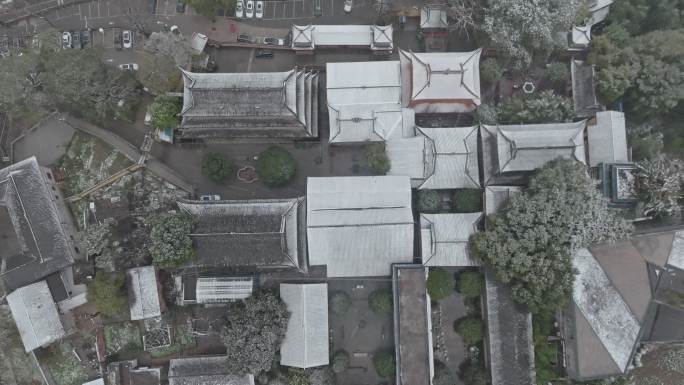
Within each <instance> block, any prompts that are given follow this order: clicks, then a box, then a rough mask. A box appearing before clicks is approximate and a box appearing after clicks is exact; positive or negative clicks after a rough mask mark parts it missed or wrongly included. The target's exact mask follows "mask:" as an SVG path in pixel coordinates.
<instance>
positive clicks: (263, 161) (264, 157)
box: [256, 146, 297, 187]
mask: <svg viewBox="0 0 684 385" xmlns="http://www.w3.org/2000/svg"><path fill="white" fill-rule="evenodd" d="M256 172H257V174H258V175H259V178H260V179H261V180H262V181H263V182H264V183H265V184H267V185H269V186H272V187H279V186H284V185H286V184H287V183H288V182H290V181H291V180H292V178H294V176H295V175H296V174H297V161H296V160H295V159H294V158H293V157H292V155H291V154H290V153H289V152H287V150H285V149H284V148H282V147H278V146H271V147H269V148H267V149H266V150H264V151H262V152H261V154H259V159H258V160H257V164H256Z"/></svg>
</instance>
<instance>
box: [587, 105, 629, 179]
mask: <svg viewBox="0 0 684 385" xmlns="http://www.w3.org/2000/svg"><path fill="white" fill-rule="evenodd" d="M587 138H588V140H587V146H589V165H590V166H597V165H598V164H600V163H604V162H605V163H620V162H627V161H629V159H628V158H627V131H626V126H625V114H624V113H623V112H619V111H599V112H597V113H596V124H589V125H588V126H587Z"/></svg>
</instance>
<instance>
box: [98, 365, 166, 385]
mask: <svg viewBox="0 0 684 385" xmlns="http://www.w3.org/2000/svg"><path fill="white" fill-rule="evenodd" d="M160 378H161V368H146V367H142V368H140V367H138V360H130V361H118V362H112V363H110V364H109V365H107V384H108V385H159V384H160V381H161V380H160ZM103 384H104V383H103Z"/></svg>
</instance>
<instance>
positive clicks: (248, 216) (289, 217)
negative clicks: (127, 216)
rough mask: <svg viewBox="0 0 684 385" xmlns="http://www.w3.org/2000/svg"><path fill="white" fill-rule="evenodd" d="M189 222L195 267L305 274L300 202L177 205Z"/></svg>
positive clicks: (303, 234) (270, 201) (264, 200)
mask: <svg viewBox="0 0 684 385" xmlns="http://www.w3.org/2000/svg"><path fill="white" fill-rule="evenodd" d="M178 207H179V208H180V210H181V211H182V212H185V213H188V214H190V215H191V216H192V217H193V218H194V220H195V223H196V224H195V229H194V231H193V233H192V234H191V237H192V240H193V243H194V246H195V250H196V251H197V258H196V259H195V262H194V264H195V265H196V266H198V267H204V268H212V267H213V268H217V267H231V268H234V269H242V270H244V271H254V270H260V269H272V268H293V269H299V270H300V271H306V270H307V261H306V232H305V231H304V230H305V228H306V227H305V226H306V224H305V223H306V222H305V221H306V216H305V215H304V214H305V210H306V205H305V204H304V198H292V199H260V200H235V201H231V200H226V201H193V200H183V201H179V202H178Z"/></svg>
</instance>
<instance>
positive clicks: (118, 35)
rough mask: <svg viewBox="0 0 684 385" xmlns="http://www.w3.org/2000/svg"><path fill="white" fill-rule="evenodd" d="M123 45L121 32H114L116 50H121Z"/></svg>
mask: <svg viewBox="0 0 684 385" xmlns="http://www.w3.org/2000/svg"><path fill="white" fill-rule="evenodd" d="M122 48H123V45H122V44H121V32H119V31H114V49H116V50H121V49H122Z"/></svg>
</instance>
